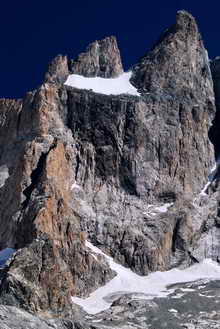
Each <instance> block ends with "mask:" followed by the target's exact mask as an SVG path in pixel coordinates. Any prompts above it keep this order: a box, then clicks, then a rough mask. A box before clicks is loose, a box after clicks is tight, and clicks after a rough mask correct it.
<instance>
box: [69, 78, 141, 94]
mask: <svg viewBox="0 0 220 329" xmlns="http://www.w3.org/2000/svg"><path fill="white" fill-rule="evenodd" d="M131 75H132V72H124V73H122V74H121V75H120V76H118V77H117V78H111V79H106V78H99V77H94V78H86V77H83V76H81V75H78V74H71V75H69V76H68V78H67V80H66V82H65V83H64V84H65V85H67V86H71V87H75V88H78V89H87V90H92V91H94V92H95V93H100V94H105V95H120V94H129V95H134V96H140V94H139V93H138V91H137V89H136V88H135V87H134V86H132V84H131V83H130V81H129V80H130V78H131Z"/></svg>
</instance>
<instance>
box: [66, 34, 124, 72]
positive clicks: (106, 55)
mask: <svg viewBox="0 0 220 329" xmlns="http://www.w3.org/2000/svg"><path fill="white" fill-rule="evenodd" d="M70 72H71V73H75V74H80V75H83V76H85V77H96V76H98V77H102V78H114V77H117V76H118V75H119V74H121V73H122V72H123V67H122V62H121V56H120V52H119V49H118V45H117V41H116V38H115V37H113V36H111V37H107V38H105V39H103V40H100V41H95V42H93V43H91V44H90V45H89V46H88V48H87V50H86V52H85V53H82V54H80V55H79V57H77V58H76V59H75V60H71V61H70Z"/></svg>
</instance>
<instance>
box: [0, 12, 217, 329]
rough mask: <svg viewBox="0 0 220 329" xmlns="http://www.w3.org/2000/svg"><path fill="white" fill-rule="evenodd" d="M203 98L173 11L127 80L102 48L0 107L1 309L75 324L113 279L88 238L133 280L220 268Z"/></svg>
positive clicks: (199, 72) (209, 108) (189, 44)
mask: <svg viewBox="0 0 220 329" xmlns="http://www.w3.org/2000/svg"><path fill="white" fill-rule="evenodd" d="M212 71H213V70H212ZM74 75H75V76H74ZM71 77H72V78H73V80H74V84H73V83H72V82H71V81H73V80H71ZM76 77H80V78H77V79H78V80H77V79H76ZM217 78H218V77H217V76H216V77H215V79H214V85H215V86H216V81H217ZM88 79H89V80H88ZM103 79H104V81H103ZM114 81H115V85H114V84H113V82H114ZM92 83H94V84H92ZM117 83H120V85H119V87H117V88H116V87H115V86H116V84H117ZM121 84H123V85H121ZM89 86H91V88H90V87H89ZM108 86H111V88H112V89H111V91H109V90H108V88H110V87H108ZM125 87H126V88H125ZM116 89H117V90H116ZM216 90H217V89H216V87H215V91H216ZM215 101H216V100H215V95H214V90H213V81H212V76H211V72H210V67H209V61H208V56H207V52H206V50H205V49H204V46H203V42H202V39H201V36H200V34H199V32H198V27H197V25H196V22H195V20H194V18H193V17H192V16H191V15H190V14H189V13H187V12H185V11H180V12H178V13H177V18H176V22H175V24H174V25H173V26H172V27H171V28H170V29H168V30H167V31H166V32H165V33H164V34H163V35H162V37H161V38H160V40H159V41H158V42H157V43H156V44H155V46H154V47H153V48H152V50H151V51H150V52H149V53H147V54H146V55H145V56H144V57H142V59H141V60H140V61H139V62H138V63H137V64H136V65H134V66H133V67H132V68H131V70H130V71H129V72H126V73H125V72H124V71H123V67H122V64H121V57H120V52H119V50H118V46H117V42H116V39H115V38H114V37H108V38H105V39H104V40H101V41H95V42H94V43H92V44H91V45H90V46H89V47H88V49H87V50H86V52H85V53H83V54H81V55H79V56H78V58H76V59H74V60H71V59H68V58H67V57H66V56H61V55H59V56H57V57H56V58H55V59H54V60H53V61H52V63H51V64H50V65H49V68H48V72H47V73H46V75H45V80H44V83H43V84H42V85H41V86H40V87H39V88H38V89H37V90H35V91H33V92H29V93H28V94H27V95H26V97H25V98H24V99H23V100H17V101H15V100H4V99H3V100H0V151H1V153H0V218H1V221H0V247H1V249H5V248H12V249H13V250H14V249H15V250H16V252H15V253H14V254H13V256H12V258H11V259H12V260H11V263H10V261H9V264H8V265H7V266H6V267H5V268H4V269H3V271H2V273H1V287H0V301H1V302H2V303H3V304H6V305H10V306H17V307H22V308H24V309H26V310H27V311H32V312H35V313H37V314H40V315H42V314H43V316H46V317H53V316H54V317H55V316H56V317H64V316H67V315H68V316H73V315H74V317H75V318H77V317H78V318H79V319H81V318H82V314H83V313H82V311H81V310H80V309H79V307H78V306H76V305H74V303H72V299H71V296H78V297H86V296H88V295H89V294H90V293H91V292H92V291H94V290H96V289H97V288H98V287H100V286H102V285H105V284H106V283H107V282H108V281H109V280H111V279H112V278H113V277H114V276H115V275H116V273H115V271H114V269H112V268H110V267H109V264H108V261H106V257H104V256H103V255H102V254H98V255H95V254H93V253H92V252H91V250H90V249H89V248H88V246H87V245H86V244H85V241H86V239H88V240H90V241H91V242H92V243H93V245H97V246H99V248H101V249H102V250H103V251H104V252H105V253H107V254H109V255H110V256H111V257H113V259H114V261H116V262H119V263H120V264H122V265H123V266H125V267H128V268H130V269H132V270H133V271H134V272H136V273H137V274H139V275H147V274H149V273H150V272H153V271H158V270H159V271H165V270H169V269H170V268H172V267H176V266H179V267H187V266H189V265H191V264H193V263H195V262H200V261H202V260H204V259H205V258H212V259H213V260H214V261H218V260H219V257H220V249H219V245H220V243H219V242H220V241H219V239H220V234H219V227H220V224H219V222H220V220H219V211H218V204H219V184H218V181H219V177H218V166H217V167H216V169H214V171H212V167H213V165H214V163H215V155H214V148H213V145H212V144H211V142H210V140H209V129H210V127H211V123H212V121H213V119H214V118H215ZM215 151H216V149H215ZM216 152H217V151H216ZM211 172H212V174H211V175H210V176H209V174H210V173H211ZM204 187H205V188H204ZM120 298H121V297H120ZM122 302H123V296H122V299H120V301H119V302H118V303H119V304H120V303H122ZM125 302H126V300H125ZM114 305H115V306H117V305H118V304H117V302H116V301H115V304H114ZM114 305H113V306H114ZM144 305H145V304H144ZM126 307H127V306H126ZM126 307H124V309H123V310H124V311H125V312H126ZM141 307H142V306H141ZM8 311H9V309H7V307H6V308H3V309H0V312H2V314H4V312H8ZM135 312H136V311H135ZM13 316H15V317H16V316H17V315H16V310H15V309H13ZM21 316H25V313H22V314H21ZM29 320H31V319H29ZM36 323H37V322H36ZM59 325H61V324H59ZM62 325H63V327H60V328H65V325H66V324H65V325H64V324H62ZM68 325H69V324H67V325H66V328H69V327H68ZM15 328H16V327H15ZM45 328H47V323H46V322H45ZM56 328H59V326H58V324H57V327H56ZM73 328H74V327H73ZM76 328H78V327H77V326H76ZM93 328H94V327H93ZM100 328H105V327H104V325H103V327H100Z"/></svg>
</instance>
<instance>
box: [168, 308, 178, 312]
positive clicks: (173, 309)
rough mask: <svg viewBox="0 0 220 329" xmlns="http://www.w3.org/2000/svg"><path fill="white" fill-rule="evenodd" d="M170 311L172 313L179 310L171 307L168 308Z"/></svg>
mask: <svg viewBox="0 0 220 329" xmlns="http://www.w3.org/2000/svg"><path fill="white" fill-rule="evenodd" d="M168 312H171V313H178V311H177V310H175V308H171V309H170V310H168Z"/></svg>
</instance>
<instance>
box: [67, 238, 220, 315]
mask: <svg viewBox="0 0 220 329" xmlns="http://www.w3.org/2000/svg"><path fill="white" fill-rule="evenodd" d="M86 246H87V247H88V248H89V249H90V250H91V252H92V253H96V254H101V255H103V256H104V257H105V259H106V260H107V262H108V264H109V266H110V268H111V269H112V270H114V271H115V272H116V273H117V275H116V276H115V277H114V278H113V279H112V280H111V281H109V282H108V283H107V284H106V285H105V286H103V287H100V288H98V289H97V290H95V291H94V292H93V293H91V294H90V296H89V297H88V298H85V299H83V298H79V297H72V301H73V302H74V303H76V304H78V305H80V306H81V307H82V308H83V309H84V310H85V311H86V312H87V313H89V314H97V313H99V312H101V311H103V310H106V309H108V308H109V307H110V306H111V303H112V301H113V300H114V299H113V297H114V296H115V297H118V296H120V295H123V294H126V293H133V294H142V295H141V297H140V298H141V299H143V298H145V299H153V298H154V297H166V296H167V295H169V294H170V293H173V292H174V290H175V289H168V288H167V286H169V285H173V284H176V283H183V282H191V281H196V280H200V279H204V278H206V279H207V278H208V279H220V266H219V265H218V264H217V263H216V262H214V261H212V260H210V259H205V260H204V261H203V262H201V263H199V264H195V265H193V266H191V267H189V268H187V269H185V270H179V269H172V270H170V271H166V272H159V271H158V272H154V273H151V274H149V275H148V276H140V275H138V274H136V273H134V272H132V271H131V270H130V269H128V268H125V267H123V266H122V265H120V264H117V263H116V262H115V261H114V260H113V258H111V257H110V256H107V255H105V254H104V253H103V252H102V251H101V250H100V249H98V248H97V247H95V246H93V245H92V244H91V243H90V242H88V241H86ZM143 294H144V297H143ZM136 298H137V295H136Z"/></svg>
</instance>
